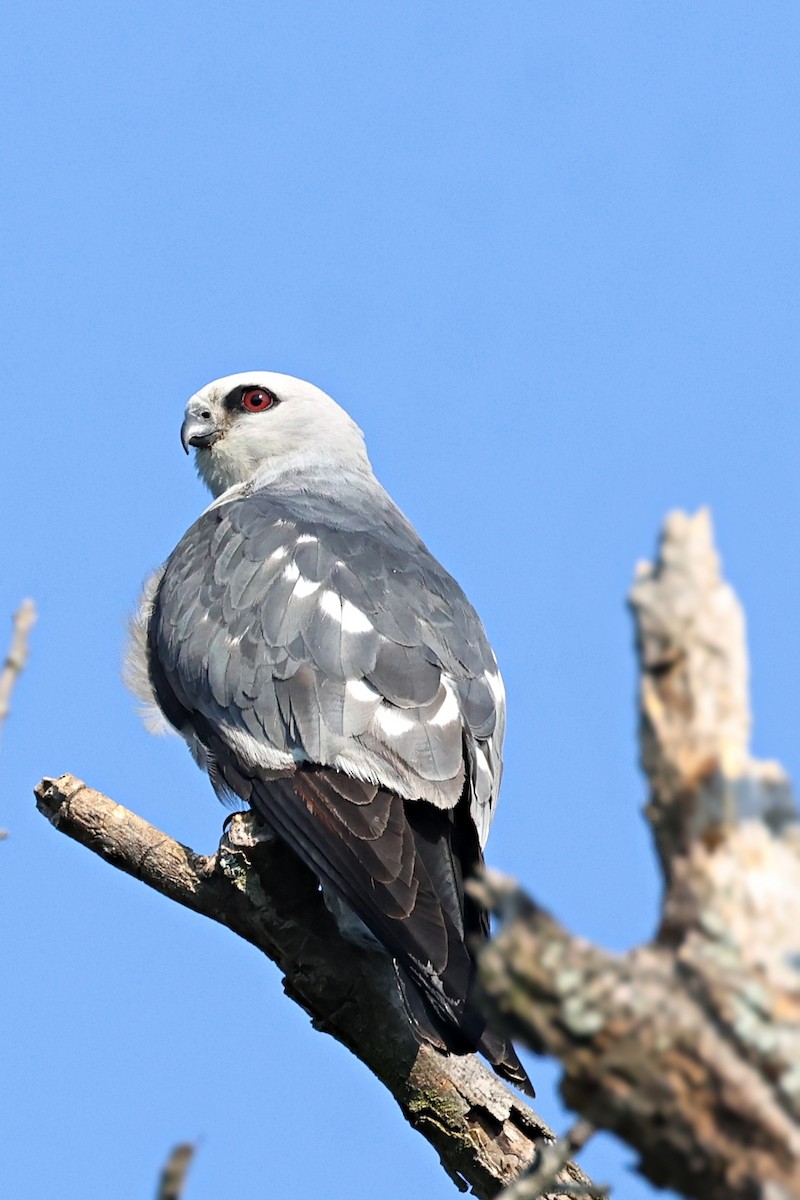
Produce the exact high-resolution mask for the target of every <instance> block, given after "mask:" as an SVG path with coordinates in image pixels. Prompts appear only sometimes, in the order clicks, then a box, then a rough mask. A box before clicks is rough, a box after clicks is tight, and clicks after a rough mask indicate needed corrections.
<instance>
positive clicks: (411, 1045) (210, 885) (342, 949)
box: [36, 775, 589, 1197]
mask: <svg viewBox="0 0 800 1200" xmlns="http://www.w3.org/2000/svg"><path fill="white" fill-rule="evenodd" d="M36 797H37V805H38V808H39V810H40V812H42V813H43V814H44V815H45V816H46V817H47V818H48V820H49V821H50V822H51V823H52V824H53V825H54V826H55V828H56V829H58V830H60V832H62V833H64V834H66V835H67V836H68V837H71V838H74V839H75V840H76V841H78V842H80V843H81V844H82V845H84V846H86V847H87V848H88V849H90V850H92V851H94V852H95V853H96V854H99V855H100V857H101V858H104V859H105V860H106V862H108V863H110V864H111V865H112V866H114V867H117V868H118V869H120V870H122V871H125V872H127V873H128V874H129V875H133V876H135V877H136V878H137V879H140V880H142V882H144V883H146V884H147V885H148V886H149V887H152V888H154V889H155V890H156V891H158V892H161V894H162V895H164V896H167V897H168V898H169V899H171V900H175V901H177V903H179V904H182V905H184V906H185V907H187V908H190V909H192V910H193V911H194V912H197V913H200V914H202V915H203V916H206V917H210V918H211V919H212V920H214V921H218V922H219V923H220V924H222V925H226V926H227V927H228V928H229V929H231V930H232V931H233V932H234V933H237V934H238V935H239V936H240V937H242V938H244V939H245V940H246V941H248V942H250V943H252V945H254V946H256V947H257V948H258V949H259V950H261V951H263V952H264V953H265V954H266V955H268V956H269V957H270V958H271V959H273V960H274V961H275V962H276V963H277V964H278V966H279V967H280V969H281V970H282V971H283V972H284V976H285V978H284V988H285V990H286V992H287V994H288V995H289V996H291V997H292V999H294V1000H296V1001H297V1003H298V1004H300V1005H301V1006H302V1007H303V1008H304V1009H305V1010H306V1012H308V1013H309V1015H310V1016H311V1020H312V1023H313V1024H314V1026H315V1027H316V1028H318V1029H321V1030H324V1031H325V1032H327V1033H330V1034H331V1035H332V1036H333V1037H335V1038H336V1039H337V1040H338V1041H340V1042H342V1043H343V1044H344V1045H345V1046H347V1047H348V1048H349V1049H350V1050H351V1051H352V1052H353V1053H354V1054H356V1055H357V1056H358V1057H359V1058H360V1059H361V1060H362V1061H363V1062H364V1063H365V1064H366V1065H367V1066H368V1067H369V1068H370V1070H371V1071H373V1072H374V1074H375V1075H377V1077H378V1078H379V1079H380V1080H381V1081H382V1082H383V1083H384V1084H385V1085H386V1086H387V1087H388V1088H389V1090H390V1091H391V1093H392V1095H393V1096H394V1097H395V1099H396V1100H397V1102H398V1104H399V1105H400V1108H401V1110H402V1112H403V1115H404V1116H405V1118H406V1119H407V1120H408V1121H409V1122H410V1124H411V1125H412V1126H413V1127H414V1128H415V1129H417V1130H418V1131H419V1132H420V1133H421V1134H422V1135H423V1136H424V1137H425V1138H427V1140H428V1141H429V1142H430V1143H431V1144H432V1145H433V1146H434V1147H435V1149H436V1150H437V1151H438V1153H439V1156H440V1158H441V1161H442V1164H443V1166H444V1168H445V1170H446V1171H447V1172H448V1173H449V1174H450V1176H451V1177H452V1178H453V1179H454V1181H455V1182H456V1183H457V1184H458V1186H459V1187H461V1188H462V1190H463V1189H465V1188H466V1187H467V1186H469V1187H471V1188H472V1189H473V1191H474V1192H475V1193H476V1194H477V1195H478V1196H480V1197H491V1196H494V1195H496V1194H497V1193H498V1192H499V1191H500V1190H501V1189H502V1188H503V1187H504V1186H505V1185H506V1184H508V1183H509V1182H510V1181H511V1180H512V1179H514V1178H515V1177H516V1176H517V1175H518V1174H519V1173H520V1171H522V1170H524V1169H525V1168H526V1167H527V1166H528V1165H529V1164H530V1163H531V1162H532V1161H533V1159H534V1156H535V1154H536V1150H537V1146H539V1145H541V1144H542V1143H549V1142H552V1141H553V1140H554V1139H553V1134H552V1133H551V1131H550V1130H549V1129H548V1128H547V1126H546V1125H545V1124H544V1123H543V1122H542V1121H541V1120H540V1118H539V1117H538V1116H537V1115H536V1114H535V1113H534V1112H533V1111H532V1110H531V1109H530V1108H529V1107H528V1106H527V1105H526V1104H524V1103H523V1102H522V1101H521V1100H519V1099H518V1098H517V1097H516V1095H515V1094H514V1093H513V1092H512V1091H511V1090H510V1089H509V1088H508V1087H506V1085H505V1084H503V1083H502V1082H501V1081H500V1080H499V1079H497V1077H496V1076H495V1075H494V1074H493V1073H492V1072H491V1071H490V1070H489V1068H488V1067H486V1066H484V1064H483V1063H482V1062H480V1061H479V1060H478V1059H477V1058H475V1057H474V1056H472V1055H466V1056H463V1057H461V1056H449V1057H447V1056H444V1055H442V1054H439V1053H437V1052H436V1051H435V1050H433V1049H432V1048H430V1047H428V1046H422V1047H420V1046H419V1045H417V1043H416V1041H415V1039H414V1037H413V1035H412V1034H411V1031H410V1029H409V1025H408V1020H407V1018H406V1016H405V1013H404V1011H403V1009H402V1007H401V1005H400V1003H399V1000H398V996H397V988H396V984H395V981H394V976H393V972H392V970H391V966H390V963H389V960H388V959H387V957H386V956H385V955H384V954H383V953H382V952H380V951H378V950H375V951H370V950H367V949H364V948H362V947H358V946H355V945H353V944H351V943H350V942H348V941H346V940H345V939H343V938H342V937H341V935H340V934H339V932H338V929H337V927H336V924H335V922H334V921H333V919H332V917H331V916H330V914H329V913H328V910H327V908H326V907H325V904H324V903H323V900H322V897H321V894H320V891H319V887H318V885H317V882H316V880H315V878H314V876H313V875H312V874H311V873H310V872H309V871H307V870H306V868H305V867H303V866H302V864H301V863H300V862H299V861H298V860H297V859H296V858H295V856H294V855H293V854H292V853H291V852H290V851H289V850H287V849H286V848H285V847H284V846H283V845H282V844H281V843H280V842H279V841H277V840H275V839H273V838H271V837H270V836H269V835H268V834H267V833H266V832H265V830H264V829H263V827H261V826H259V825H258V824H257V823H256V821H255V819H254V818H253V817H252V816H251V815H250V814H249V813H247V814H237V815H236V816H234V817H233V818H232V820H231V821H230V824H229V826H228V829H227V831H226V832H225V834H224V836H223V838H222V841H221V842H220V844H219V848H218V850H217V852H216V854H214V855H212V856H210V857H204V856H202V855H199V854H196V853H195V852H194V851H193V850H190V849H188V847H186V846H182V845H181V844H180V843H179V842H176V841H173V839H172V838H170V837H168V836H167V835H166V834H164V833H162V832H161V831H160V830H158V829H156V828H155V827H154V826H152V825H149V824H148V823H147V822H146V821H143V820H142V819H141V818H140V817H138V816H137V815H136V814H135V813H132V812H130V811H129V810H128V809H125V808H123V807H122V806H121V805H119V804H115V803H114V801H113V800H111V799H109V798H108V797H107V796H104V795H102V794H101V793H100V792H96V791H93V790H92V789H91V788H89V787H87V786H86V785H85V784H84V783H82V782H81V781H80V780H79V779H75V778H74V777H73V776H71V775H62V776H61V777H60V778H59V779H44V780H42V782H41V783H40V784H39V785H38V787H37V788H36ZM559 1179H560V1180H563V1181H564V1182H565V1183H568V1184H583V1185H588V1184H589V1180H588V1179H587V1177H586V1176H585V1175H584V1174H583V1173H582V1172H581V1171H580V1170H579V1168H578V1167H577V1166H575V1165H574V1164H573V1163H567V1164H566V1165H565V1166H564V1169H563V1170H562V1171H561V1172H559ZM550 1194H551V1195H553V1196H564V1197H566V1194H567V1193H562V1192H559V1191H558V1190H557V1188H556V1190H551V1192H550ZM569 1194H570V1195H571V1196H573V1197H574V1195H575V1193H574V1192H571V1193H569ZM579 1194H580V1193H579Z"/></svg>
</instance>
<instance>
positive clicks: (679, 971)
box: [479, 512, 800, 1200]
mask: <svg viewBox="0 0 800 1200" xmlns="http://www.w3.org/2000/svg"><path fill="white" fill-rule="evenodd" d="M631 604H632V607H633V611H634V614H635V617H636V621H637V644H638V649H639V655H640V661H641V691H640V697H641V743H642V762H643V765H644V768H645V771H646V772H647V775H648V778H649V782H650V803H649V806H648V809H647V816H648V818H649V820H650V822H651V825H652V828H653V833H654V837H655V839H656V844H657V846H658V850H659V855H660V860H661V863H662V867H663V872H664V878H665V883H666V893H665V898H664V908H663V915H662V921H661V926H660V929H659V930H658V933H657V935H656V937H655V939H654V940H653V942H652V943H651V944H650V945H647V946H642V947H639V948H638V949H636V950H633V951H631V952H630V953H629V954H626V955H612V954H608V953H607V952H606V951H604V950H602V949H600V948H598V947H595V946H591V945H590V944H589V943H587V942H585V941H583V940H582V939H580V938H576V937H573V936H572V935H571V934H570V933H568V931H567V930H565V929H564V928H563V926H561V925H560V924H559V923H558V922H557V921H556V920H555V919H554V918H553V917H552V916H550V915H549V914H548V913H547V912H546V911H545V910H544V909H543V908H541V907H540V906H539V905H537V904H536V903H535V902H534V901H533V900H530V899H529V898H528V897H526V896H524V895H523V894H522V893H521V892H520V891H519V890H518V889H517V888H516V886H515V885H514V884H513V883H511V882H509V881H507V880H503V879H502V878H499V877H497V876H493V875H487V877H486V878H485V879H484V880H483V881H482V882H481V883H480V884H479V886H480V888H481V890H482V893H483V897H484V899H486V900H488V901H489V902H490V903H492V905H493V907H494V908H495V910H496V911H497V912H498V913H499V914H500V915H501V916H502V917H503V927H502V928H501V931H500V934H499V936H498V937H497V938H496V939H495V941H494V942H493V943H491V944H490V945H489V946H488V947H487V948H486V950H485V952H484V954H483V956H482V959H481V977H482V979H483V982H484V986H485V988H486V991H487V993H488V994H489V997H490V999H491V1001H492V1002H493V1003H494V1005H495V1006H496V1008H497V1010H498V1012H499V1013H501V1014H502V1015H503V1016H504V1017H505V1019H506V1021H507V1023H508V1024H509V1026H510V1028H511V1032H512V1033H513V1034H514V1035H515V1036H516V1037H518V1038H520V1039H521V1040H523V1041H527V1043H528V1044H529V1045H531V1046H533V1047H534V1048H535V1049H537V1050H540V1051H542V1052H545V1053H548V1054H553V1055H555V1056H557V1057H558V1058H559V1059H560V1061H561V1063H562V1064H563V1067H564V1072H565V1073H564V1078H563V1081H562V1092H563V1094H564V1097H565V1099H566V1101H567V1103H568V1104H569V1105H570V1106H571V1107H573V1108H574V1109H576V1110H577V1111H578V1112H579V1113H581V1114H582V1115H583V1116H584V1117H585V1118H586V1119H588V1120H589V1121H591V1122H593V1123H594V1124H595V1125H597V1126H598V1127H600V1128H605V1129H610V1130H612V1131H614V1132H615V1133H616V1134H618V1135H619V1136H620V1137H622V1138H624V1139H625V1140H626V1141H628V1142H629V1143H630V1144H631V1145H632V1146H633V1147H635V1149H636V1150H637V1151H638V1152H639V1155H640V1169H641V1170H642V1172H643V1173H644V1174H646V1175H647V1176H648V1178H650V1179H651V1180H652V1181H653V1182H654V1183H656V1184H658V1185H660V1186H665V1187H671V1188H674V1189H675V1190H676V1191H679V1192H682V1193H683V1194H685V1195H687V1196H692V1197H698V1198H699V1200H767V1197H775V1196H779V1195H780V1196H782V1197H784V1200H785V1198H788V1197H793V1198H798V1197H800V1066H799V1065H798V1064H800V827H798V824H797V821H796V814H795V809H794V802H793V800H792V796H791V790H790V786H789V781H788V779H787V778H786V775H785V773H784V772H783V770H782V769H781V768H780V767H779V766H778V765H777V764H775V763H764V762H758V761H756V760H755V759H753V758H752V757H751V755H750V751H749V731H750V713H749V703H748V689H747V654H746V648H745V638H744V619H743V616H742V612H741V608H740V605H739V602H738V600H737V599H736V597H735V595H734V593H733V591H732V590H731V588H730V587H729V586H728V585H727V584H726V583H725V582H724V581H723V580H722V578H721V575H720V566H719V559H718V557H717V554H716V552H715V550H714V546H713V542H712V534H711V523H710V519H709V516H708V514H707V513H705V512H701V513H699V514H698V515H697V516H696V517H693V518H690V517H686V516H684V515H683V514H680V513H678V514H673V515H672V516H671V517H670V518H669V519H668V520H667V522H666V525H665V528H664V533H663V536H662V541H661V547H660V553H659V558H658V561H657V562H656V563H655V565H653V566H650V565H647V564H646V565H644V566H640V568H639V569H638V572H637V580H636V584H635V586H634V589H633V592H632V596H631Z"/></svg>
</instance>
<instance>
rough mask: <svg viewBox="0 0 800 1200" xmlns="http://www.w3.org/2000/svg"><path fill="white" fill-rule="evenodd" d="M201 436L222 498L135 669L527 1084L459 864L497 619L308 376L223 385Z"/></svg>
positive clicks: (475, 781) (152, 612) (201, 411)
mask: <svg viewBox="0 0 800 1200" xmlns="http://www.w3.org/2000/svg"><path fill="white" fill-rule="evenodd" d="M253 397H255V399H253ZM251 403H253V404H258V405H263V410H258V409H254V408H251V407H250V404H251ZM269 410H278V411H275V412H270V411H269ZM309 421H312V424H309ZM191 431H194V432H193V433H192V432H191ZM243 431H244V432H243ZM245 435H246V437H245ZM193 439H194V441H193ZM184 441H185V443H191V444H194V445H196V446H197V448H198V449H197V457H198V466H199V469H200V470H201V473H203V474H204V476H205V477H206V479H207V481H208V482H209V483H210V485H211V486H212V489H213V490H215V491H216V492H217V493H218V498H217V500H216V501H215V503H213V504H212V505H211V506H210V508H208V509H207V510H206V511H205V512H204V513H203V514H202V515H201V516H200V518H199V519H198V520H197V521H196V522H195V524H194V525H193V526H192V527H191V528H190V529H189V530H188V532H187V533H186V534H185V535H184V537H183V538H182V539H181V541H180V542H179V544H178V546H177V547H176V549H175V550H174V551H173V553H172V554H171V555H170V557H169V559H168V560H167V562H166V564H165V566H164V568H162V570H161V571H160V572H159V573H157V575H156V576H155V577H154V580H153V581H152V583H151V585H150V587H149V588H148V589H147V590H146V593H145V596H144V598H143V603H142V608H141V612H140V616H139V619H138V622H137V623H136V628H135V631H134V643H133V646H134V648H133V653H132V656H131V658H132V666H131V670H130V672H129V673H130V675H131V676H132V678H133V682H134V686H135V687H136V688H137V690H138V692H139V694H140V695H142V697H143V698H144V699H145V700H146V701H148V702H154V703H155V705H156V706H157V707H158V708H159V709H160V711H161V712H162V713H163V714H164V716H165V717H166V719H167V721H168V722H169V723H170V724H171V725H172V726H173V727H174V728H175V729H177V730H178V731H179V732H180V733H181V734H182V735H183V736H184V737H185V738H186V740H187V742H188V743H189V745H190V747H191V749H192V752H193V753H194V754H195V757H196V758H197V759H198V761H199V762H200V763H201V765H203V766H204V767H205V768H206V769H207V770H208V772H209V775H210V777H211V780H212V783H213V784H214V787H215V789H216V790H217V792H218V794H220V795H221V796H224V795H226V794H228V793H233V794H234V795H236V796H238V797H240V798H241V799H243V800H245V801H247V802H249V803H250V804H252V805H253V807H254V808H255V809H256V810H257V811H258V812H259V813H260V815H261V816H262V817H263V819H265V820H266V821H267V822H268V823H269V824H271V825H272V827H273V828H274V829H275V831H276V832H278V833H279V834H280V835H281V836H282V837H284V838H285V840H287V841H288V842H289V844H290V845H291V846H292V848H293V849H294V850H295V851H296V852H297V853H299V854H300V857H301V858H303V859H304V860H305V861H306V862H307V863H308V865H310V866H312V868H313V869H315V870H316V871H317V873H318V874H319V876H320V878H321V879H322V881H323V883H324V884H325V885H326V887H328V888H330V889H331V890H332V892H333V894H334V895H336V896H338V897H339V898H340V899H342V900H344V901H345V902H346V903H347V904H348V905H349V906H350V907H351V908H352V909H354V910H355V912H356V913H357V914H358V916H359V917H360V918H361V919H362V920H363V921H364V923H365V924H366V926H367V928H368V929H370V930H371V932H372V934H373V935H374V936H376V937H377V938H378V940H379V941H382V942H383V944H384V945H386V946H387V949H389V951H390V953H392V954H394V955H395V958H396V962H397V965H398V971H399V976H400V979H401V983H402V985H403V989H404V994H405V996H406V999H407V1000H409V995H410V993H413V995H411V996H410V1006H409V1007H410V1015H411V1016H412V1020H414V1022H415V1024H416V1025H417V1026H418V1028H419V1029H420V1030H421V1032H422V1035H423V1036H428V1035H430V1040H434V1041H436V1040H437V1039H438V1044H440V1045H442V1046H443V1047H446V1048H450V1049H459V1050H463V1049H469V1048H471V1047H473V1046H478V1047H480V1048H481V1049H483V1050H484V1051H485V1052H486V1053H487V1054H488V1055H489V1056H490V1058H493V1059H494V1061H495V1066H496V1068H497V1069H498V1070H499V1071H500V1072H501V1073H503V1074H505V1075H506V1076H507V1077H509V1078H513V1079H514V1080H515V1081H516V1082H519V1083H522V1084H523V1086H524V1085H525V1083H526V1082H527V1080H526V1077H525V1075H524V1072H522V1069H521V1067H519V1063H518V1061H517V1060H516V1057H515V1056H514V1055H513V1051H512V1050H511V1049H510V1046H508V1045H507V1043H506V1042H505V1039H503V1038H502V1036H501V1035H496V1034H494V1033H493V1032H492V1031H490V1030H486V1029H485V1022H483V1021H482V1020H481V1019H480V1017H479V1014H478V1013H477V1010H476V1009H475V1006H474V1004H473V1002H472V1001H471V1000H470V998H469V993H470V991H471V984H470V979H471V978H472V973H473V964H472V958H471V954H470V953H469V951H468V950H467V948H466V939H467V937H468V935H469V933H470V930H471V931H472V933H477V934H479V935H480V936H486V919H485V916H484V915H483V914H480V913H479V912H478V911H477V910H476V909H475V907H474V906H473V905H471V904H470V902H469V901H468V900H466V899H465V897H464V894H463V888H462V884H461V879H462V873H463V872H464V871H467V870H469V869H471V868H472V867H474V866H475V865H476V864H477V863H478V862H479V861H480V858H481V848H482V846H483V844H484V842H485V839H486V834H487V832H488V828H489V823H490V821H491V817H492V813H493V808H494V803H495V801H496V796H497V789H498V786H499V781H500V771H501V753H502V739H503V731H504V723H505V711H504V699H503V691H502V683H501V681H500V676H499V673H498V671H497V665H496V661H495V658H494V655H493V653H492V651H491V649H490V647H489V644H488V642H487V639H486V635H485V633H484V630H483V626H482V624H481V622H480V620H479V618H478V617H477V615H476V613H475V611H474V609H473V608H472V606H471V605H470V603H469V601H468V600H467V599H466V597H465V595H464V593H463V592H462V590H461V588H460V587H459V586H458V584H457V583H456V582H455V581H454V580H453V579H452V577H451V576H450V575H449V574H448V573H447V572H446V571H445V570H444V569H443V568H442V567H441V566H440V564H439V563H438V562H437V561H436V559H435V558H433V556H432V555H431V554H430V552H429V551H428V550H427V549H426V547H425V546H424V544H423V543H422V541H421V540H420V538H419V536H418V535H417V534H416V532H415V531H414V529H413V528H412V527H411V525H410V524H409V523H408V521H407V520H406V519H405V517H404V516H403V515H402V513H401V512H400V511H399V509H398V508H397V507H396V505H395V504H394V503H393V501H392V500H391V499H390V497H389V496H388V495H387V494H386V492H385V491H384V490H383V488H382V487H381V486H380V484H379V483H378V482H377V480H376V479H375V477H374V475H373V474H372V470H371V468H370V466H369V461H368V459H367V457H366V454H365V452H364V450H363V441H362V440H361V435H360V431H358V430H357V428H356V427H355V426H354V425H353V423H352V422H351V421H350V418H349V417H347V416H346V414H344V413H343V411H342V410H341V409H339V408H338V406H337V405H335V404H334V402H333V401H331V400H330V399H329V397H326V396H324V393H321V392H318V390H317V389H314V388H312V387H311V385H308V384H304V383H302V382H301V381H297V380H291V379H290V378H289V377H287V376H278V375H274V374H267V373H256V374H254V375H247V376H234V377H229V378H228V379H225V380H220V381H217V382H216V383H215V384H211V385H209V386H208V387H207V388H206V389H203V391H202V392H200V393H198V395H197V396H196V397H193V399H192V401H190V403H189V405H188V406H187V418H186V421H185V423H184ZM226 456H227V457H226ZM437 813H438V815H437ZM331 831H333V832H331ZM437 931H438V932H437ZM420 997H421V1000H422V1003H421V1004H420ZM426 1014H427V1015H426ZM431 1014H433V1016H431ZM432 1028H433V1033H431V1029H432ZM443 1030H444V1032H443ZM453 1031H455V1032H453Z"/></svg>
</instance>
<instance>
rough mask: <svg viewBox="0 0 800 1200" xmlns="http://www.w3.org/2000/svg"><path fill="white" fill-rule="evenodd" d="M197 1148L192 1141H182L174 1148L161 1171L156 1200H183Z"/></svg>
mask: <svg viewBox="0 0 800 1200" xmlns="http://www.w3.org/2000/svg"><path fill="white" fill-rule="evenodd" d="M196 1150H197V1147H196V1146H195V1145H194V1144H193V1143H192V1142H181V1144H180V1145H179V1146H176V1147H175V1148H174V1150H173V1151H172V1152H171V1154H170V1156H169V1158H168V1159H167V1161H166V1163H165V1164H164V1169H163V1171H162V1172H161V1179H160V1180H159V1184H158V1195H157V1196H156V1200H181V1196H182V1195H183V1189H184V1187H185V1186H186V1177H187V1175H188V1173H189V1167H190V1166H191V1165H192V1159H193V1158H194V1156H195V1151H196Z"/></svg>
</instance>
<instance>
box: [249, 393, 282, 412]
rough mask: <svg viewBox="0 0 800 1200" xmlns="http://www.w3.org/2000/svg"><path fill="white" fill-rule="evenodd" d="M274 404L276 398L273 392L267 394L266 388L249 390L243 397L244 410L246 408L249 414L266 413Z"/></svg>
mask: <svg viewBox="0 0 800 1200" xmlns="http://www.w3.org/2000/svg"><path fill="white" fill-rule="evenodd" d="M274 403H275V397H274V396H273V394H272V392H267V391H265V389H264V388H248V389H247V391H246V392H245V394H244V395H243V396H242V408H246V409H247V411H248V412H264V411H265V410H266V409H268V408H272V405H273V404H274Z"/></svg>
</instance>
